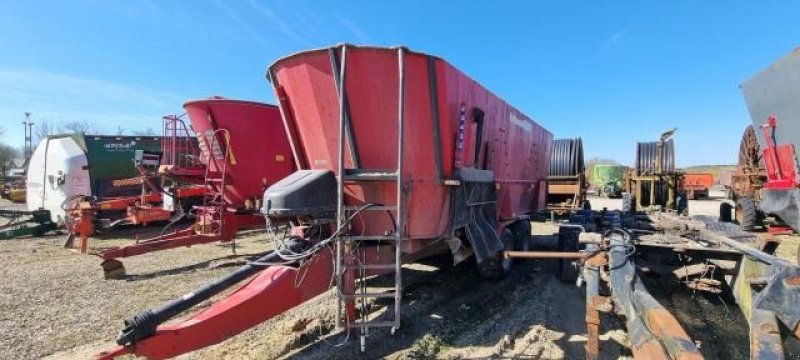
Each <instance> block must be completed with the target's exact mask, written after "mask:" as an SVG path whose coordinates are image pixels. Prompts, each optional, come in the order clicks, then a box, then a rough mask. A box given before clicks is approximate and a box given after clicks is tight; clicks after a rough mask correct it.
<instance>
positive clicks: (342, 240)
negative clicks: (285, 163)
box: [335, 45, 406, 351]
mask: <svg viewBox="0 0 800 360" xmlns="http://www.w3.org/2000/svg"><path fill="white" fill-rule="evenodd" d="M405 52H406V49H405V48H402V47H401V48H397V60H398V75H399V81H398V83H399V84H398V112H397V131H398V133H397V134H398V136H397V168H396V169H394V170H383V169H371V170H368V169H346V168H345V162H344V158H345V142H346V141H347V137H346V134H352V132H351V131H350V130H352V129H350V128H349V127H350V123H349V116H348V114H347V104H346V99H347V94H346V89H345V76H346V74H347V45H342V46H341V47H340V53H341V65H340V67H339V69H338V71H339V74H338V78H337V79H336V80H337V89H338V92H339V94H338V95H339V143H338V145H339V159H338V170H339V171H338V176H337V187H338V192H337V193H338V201H337V228H338V229H342V228H343V227H345V226H347V223H346V221H347V219H348V218H349V217H350V216H352V215H353V214H354V212H356V211H390V212H393V213H394V222H395V223H394V226H395V229H396V230H395V231H394V233H393V234H391V235H371V236H354V235H349V234H346V233H345V235H340V236H338V237H337V238H336V242H335V245H336V249H335V251H336V253H335V254H336V262H335V264H336V268H335V275H336V288H337V302H336V323H337V324H339V325H344V326H345V327H346V328H347V329H348V331H349V330H350V329H356V328H357V329H359V330H360V339H361V351H364V350H365V343H366V337H367V335H368V332H369V328H374V327H391V328H392V333H394V331H395V330H397V329H398V328H399V327H400V307H401V303H402V290H403V282H402V274H401V265H402V264H401V256H400V255H401V244H402V242H403V240H404V239H405V209H404V200H405V199H404V195H405V194H404V191H403V171H402V169H403V164H404V162H403V151H404V144H403V142H404V136H403V131H404V127H405V124H404V106H403V105H404V104H405V99H404V95H405V94H404V92H405V69H404V55H405ZM351 141H352V139H351ZM351 149H352V148H351ZM351 156H353V155H351ZM390 181H393V182H395V184H396V186H397V189H396V190H397V198H396V203H395V204H383V205H370V206H367V207H365V205H361V206H352V205H349V206H348V205H345V203H344V188H345V184H364V185H367V183H373V184H374V183H376V182H390ZM367 202H368V201H367ZM381 241H386V242H390V241H391V242H393V243H394V252H395V253H394V255H395V256H394V261H393V263H391V264H364V262H365V259H358V260H356V261H354V260H355V259H354V258H353V257H354V256H358V252H357V251H355V252H354V251H353V249H357V247H358V245H362V244H368V243H370V242H373V243H374V245H378V244H379V242H381ZM368 245H373V244H368ZM354 262H355V263H356V264H353V263H354ZM368 270H392V271H394V279H393V280H394V288H393V290H392V291H390V292H368V291H367V287H366V278H367V271H368ZM345 271H356V274H355V278H356V279H357V280H358V288H357V289H356V290H355V291H354V293H351V294H348V293H346V290H345V289H346V285H347V284H346V283H345V281H346V279H345V276H344V275H345ZM351 281H352V278H351ZM353 285H355V284H353ZM379 298H393V299H394V310H393V313H394V317H393V319H391V320H384V321H380V320H369V318H368V315H369V314H368V311H367V301H368V300H369V299H379ZM348 302H351V303H356V305H357V309H358V308H359V307H360V310H361V314H360V316H358V317H355V318H350V317H349V316H347V315H348V314H346V312H347V304H348ZM343 313H344V314H343ZM343 315H344V321H343V319H342V316H343Z"/></svg>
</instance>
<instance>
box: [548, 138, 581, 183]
mask: <svg viewBox="0 0 800 360" xmlns="http://www.w3.org/2000/svg"><path fill="white" fill-rule="evenodd" d="M584 168H585V167H584V163H583V142H582V141H581V138H574V139H558V140H553V147H552V150H551V151H550V176H551V177H552V176H578V175H580V174H582V173H583V171H584Z"/></svg>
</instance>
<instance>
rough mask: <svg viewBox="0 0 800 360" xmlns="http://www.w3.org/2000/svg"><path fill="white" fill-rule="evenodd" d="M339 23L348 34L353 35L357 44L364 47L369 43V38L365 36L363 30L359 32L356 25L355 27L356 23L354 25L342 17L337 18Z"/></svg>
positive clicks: (359, 29)
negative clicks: (348, 31)
mask: <svg viewBox="0 0 800 360" xmlns="http://www.w3.org/2000/svg"><path fill="white" fill-rule="evenodd" d="M339 22H340V23H342V25H344V27H345V28H347V30H350V32H351V33H353V35H354V36H355V37H356V40H358V43H359V44H360V45H365V44H369V43H370V41H369V36H367V34H366V33H365V32H364V30H361V28H360V27H359V26H358V25H356V23H354V22H353V21H352V20H350V19H349V18H346V17H343V16H339Z"/></svg>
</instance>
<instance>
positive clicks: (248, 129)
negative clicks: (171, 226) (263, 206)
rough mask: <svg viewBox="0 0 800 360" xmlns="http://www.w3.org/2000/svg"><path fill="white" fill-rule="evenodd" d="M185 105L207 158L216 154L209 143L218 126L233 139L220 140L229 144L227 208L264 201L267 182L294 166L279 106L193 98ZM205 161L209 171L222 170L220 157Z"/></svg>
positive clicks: (286, 174) (223, 143)
mask: <svg viewBox="0 0 800 360" xmlns="http://www.w3.org/2000/svg"><path fill="white" fill-rule="evenodd" d="M183 108H184V109H185V110H186V112H187V113H188V115H189V119H190V120H191V122H192V128H193V129H194V131H195V133H196V134H197V139H198V141H199V143H200V149H201V153H202V156H203V158H205V159H208V157H209V156H211V155H212V154H211V153H210V152H209V149H208V147H209V145H210V144H212V143H213V141H212V139H213V133H214V130H217V129H225V130H227V131H228V133H229V134H230V139H217V143H218V144H220V145H219V146H220V147H223V146H225V144H227V145H228V146H229V149H228V154H229V156H228V159H227V160H228V163H227V167H226V169H225V171H226V180H225V187H226V189H225V191H224V192H223V198H224V200H225V202H226V204H227V205H228V206H231V207H243V205H244V203H245V201H246V200H248V199H249V200H253V199H260V198H261V196H262V193H263V192H264V189H265V188H266V186H269V185H272V184H273V183H275V182H277V181H278V180H280V179H283V178H284V177H286V176H288V175H289V174H291V173H292V172H293V171H294V170H295V168H294V160H293V158H292V151H291V149H290V148H289V140H288V138H287V136H286V131H285V130H284V127H283V121H282V120H281V115H280V112H279V111H278V108H277V107H276V106H274V105H267V104H262V103H257V102H252V101H243V100H231V99H224V98H211V99H205V100H196V101H189V102H187V103H186V104H184V105H183ZM207 164H208V166H209V171H211V172H220V171H221V170H222V169H221V167H222V164H223V162H222V161H207Z"/></svg>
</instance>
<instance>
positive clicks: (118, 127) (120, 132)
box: [117, 125, 125, 136]
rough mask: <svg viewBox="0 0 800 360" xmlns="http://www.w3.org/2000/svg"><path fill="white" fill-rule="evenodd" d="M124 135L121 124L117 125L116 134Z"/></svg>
mask: <svg viewBox="0 0 800 360" xmlns="http://www.w3.org/2000/svg"><path fill="white" fill-rule="evenodd" d="M122 135H125V129H123V128H122V126H119V125H117V136H122Z"/></svg>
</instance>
